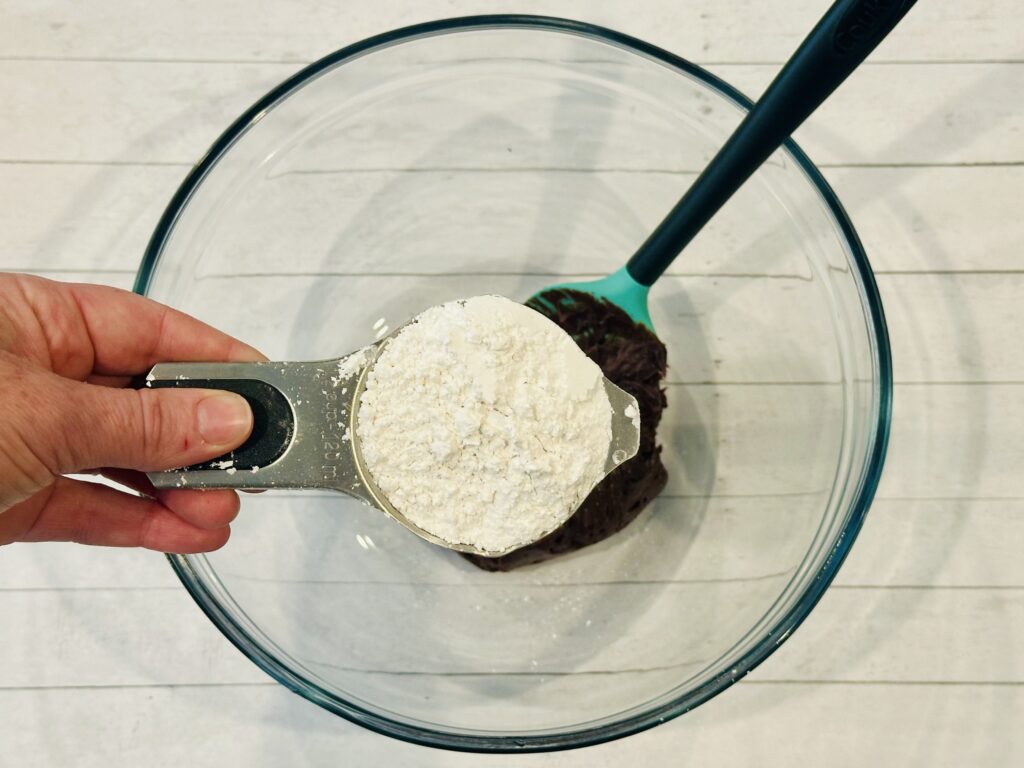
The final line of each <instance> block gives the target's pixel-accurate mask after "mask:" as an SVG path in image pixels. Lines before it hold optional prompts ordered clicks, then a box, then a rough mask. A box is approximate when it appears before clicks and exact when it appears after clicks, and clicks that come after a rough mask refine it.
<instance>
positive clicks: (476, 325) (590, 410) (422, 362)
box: [357, 296, 612, 552]
mask: <svg viewBox="0 0 1024 768" xmlns="http://www.w3.org/2000/svg"><path fill="white" fill-rule="evenodd" d="M357 434H358V437H359V440H360V445H361V450H362V454H363V459H364V461H365V463H366V466H367V468H368V469H369V471H370V474H371V475H372V476H373V478H374V480H375V481H376V483H377V485H378V486H379V487H380V489H381V490H382V491H383V492H384V494H385V495H386V496H387V497H388V499H389V501H390V502H391V503H392V505H394V507H395V508H396V509H397V510H398V511H399V512H401V513H402V514H404V515H405V516H406V517H407V518H408V519H409V520H410V521H411V522H413V523H414V524H416V525H417V526H419V527H420V528H422V529H424V530H426V531H429V532H430V533H433V534H434V535H436V536H439V537H440V538H442V539H444V540H445V541H448V542H450V543H454V544H469V545H472V546H474V547H476V548H479V549H482V550H485V551H488V552H503V551H507V550H509V549H512V548H516V547H519V546H522V545H524V544H527V543H529V542H531V541H535V540H536V539H538V538H540V537H541V536H543V535H544V534H546V533H548V532H550V531H552V530H554V529H555V528H557V527H558V526H559V525H561V524H562V523H563V522H564V521H565V520H566V519H567V518H568V517H569V516H570V515H571V514H572V513H573V512H574V511H575V509H576V508H577V507H578V506H579V504H580V502H582V501H583V499H584V498H586V496H587V494H589V493H590V491H591V490H592V489H593V487H594V485H596V484H597V482H598V481H599V480H600V479H601V478H602V477H603V474H604V471H603V470H604V463H605V458H606V456H607V453H608V447H609V444H610V442H611V437H612V435H611V405H610V403H609V400H608V395H607V393H606V391H605V389H604V382H603V377H602V375H601V371H600V369H599V368H598V367H597V365H596V364H595V363H593V362H592V361H591V360H590V359H589V358H587V357H586V355H584V354H583V352H582V351H581V350H580V349H579V347H577V346H576V344H575V343H574V342H573V341H572V339H571V338H570V337H569V336H568V335H566V333H565V332H564V331H562V330H561V329H560V328H559V327H558V326H557V325H555V324H554V323H552V322H551V321H550V320H548V319H547V318H545V317H543V316H542V315H540V314H539V313H537V312H534V311H533V310H532V309H529V308H528V307H525V306H523V305H521V304H518V303H516V302H513V301H510V300H508V299H504V298H502V297H500V296H479V297H476V298H472V299H468V300H466V301H459V302H451V303H449V304H444V305H441V306H438V307H433V308H431V309H428V310H427V311H426V312H424V313H423V314H421V315H419V316H418V317H417V318H416V319H415V320H414V321H413V322H412V323H411V324H410V325H408V326H406V327H405V328H403V329H402V330H401V331H399V333H398V334H396V335H395V336H394V337H393V338H392V339H391V340H390V341H389V342H388V343H387V345H386V347H385V348H384V350H383V352H382V353H381V355H380V357H379V358H378V359H377V361H376V362H375V363H374V365H373V367H372V369H371V370H370V372H369V373H368V375H367V379H366V389H365V391H364V392H363V393H362V397H361V401H360V404H359V412H358V419H357Z"/></svg>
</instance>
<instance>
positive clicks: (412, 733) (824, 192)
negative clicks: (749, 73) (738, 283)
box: [133, 14, 892, 753]
mask: <svg viewBox="0 0 1024 768" xmlns="http://www.w3.org/2000/svg"><path fill="white" fill-rule="evenodd" d="M487 29H518V30H540V31H554V32H561V33H566V34H571V35H576V36H580V37H585V38H590V39H593V40H597V41H598V42H604V43H610V44H612V45H614V46H616V47H618V48H620V49H623V50H625V51H627V52H630V53H633V54H638V55H641V56H643V57H645V58H649V59H653V60H655V61H657V62H660V63H662V64H664V65H667V66H668V67H669V68H671V69H675V70H677V71H678V72H680V73H682V74H685V75H688V76H690V77H693V78H696V79H697V80H699V81H700V82H701V83H702V84H703V85H704V86H706V87H708V88H710V89H712V90H714V91H717V92H718V93H719V94H720V95H721V96H723V97H725V98H726V99H728V100H730V101H732V102H733V103H735V104H736V105H737V106H739V107H741V108H742V109H744V110H749V109H750V108H751V106H752V105H753V102H752V101H751V100H750V99H749V98H747V97H746V96H744V95H743V94H742V93H741V92H740V91H738V90H737V89H736V88H734V87H733V86H731V85H729V84H728V83H727V82H725V81H724V80H722V79H720V78H718V77H717V76H715V75H713V74H711V73H710V72H708V71H707V70H705V69H704V68H702V67H700V66H698V65H696V64H693V63H692V62H690V61H688V60H686V59H683V58H681V57H680V56H677V55H675V54H673V53H670V52H668V51H666V50H664V49H662V48H659V47H657V46H655V45H652V44H650V43H647V42H644V41H642V40H639V39H637V38H635V37H632V36H630V35H626V34H623V33H621V32H616V31H614V30H611V29H608V28H605V27H601V26H598V25H595V24H590V23H588V22H582V21H574V20H570V19H564V18H558V17H552V16H535V15H526V14H492V15H474V16H461V17H455V18H448V19H442V20H438V21H431V22H426V23H421V24H415V25H412V26H407V27H402V28H400V29H396V30H392V31H390V32H385V33H383V34H379V35H375V36H373V37H369V38H366V39H364V40H362V41H360V42H357V43H354V44H352V45H348V46H346V47H344V48H341V49H339V50H337V51H335V52H333V53H330V54H328V55H326V56H324V57H323V58H321V59H319V60H317V61H315V62H313V63H312V64H309V65H307V66H305V67H303V68H302V69H301V70H299V71H298V72H297V73H295V74H294V75H292V76H291V77H289V78H287V79H286V80H284V81H283V82H282V83H280V84H279V85H277V86H276V87H274V88H273V89H271V90H270V91H269V92H268V93H267V94H266V95H264V96H263V97H262V98H260V99H259V100H258V101H256V103H255V104H253V105H252V106H251V107H249V109H247V110H246V111H245V112H243V113H242V114H241V115H240V116H239V117H238V118H237V119H236V120H235V121H234V122H232V123H231V125H230V126H228V128H227V129H226V130H225V131H224V132H223V133H222V134H221V135H220V136H219V137H218V138H217V140H216V141H215V142H214V143H213V144H212V145H211V146H210V148H209V149H208V150H207V151H206V153H205V154H204V155H203V156H202V157H201V158H200V159H199V161H198V162H197V163H196V164H195V166H194V167H193V168H192V169H191V170H190V172H189V173H188V175H187V176H186V177H185V179H184V180H183V181H182V183H181V185H180V186H179V187H178V189H177V191H176V192H175V193H174V195H173V197H172V198H171V200H170V202H169V203H168V205H167V207H166V209H165V210H164V212H163V214H162V215H161V217H160V220H159V221H158V223H157V226H156V228H155V229H154V231H153V235H152V236H151V238H150V240H149V243H148V245H147V247H146V251H145V253H144V255H143V258H142V261H141V263H140V266H139V270H138V273H137V274H136V279H135V283H134V286H133V290H134V291H135V292H136V293H139V294H142V295H145V294H146V292H147V290H148V289H149V287H150V283H151V280H152V276H153V273H154V270H155V268H156V265H157V263H158V262H159V260H160V255H161V252H162V251H163V247H164V244H165V243H166V241H167V238H168V236H169V234H170V233H171V231H172V230H173V228H174V224H175V221H176V220H177V218H178V216H179V215H180V214H181V212H182V210H183V209H184V207H185V205H186V204H187V203H188V200H189V199H190V197H191V196H192V194H193V193H194V191H195V190H196V188H197V187H198V186H199V185H200V184H201V183H202V180H203V178H204V177H205V175H206V173H207V172H208V171H209V170H210V169H211V168H212V167H213V166H214V165H215V164H216V163H217V161H218V160H219V159H220V157H221V156H222V155H223V154H224V153H225V152H227V151H228V150H229V149H230V147H231V145H232V144H233V143H234V142H235V141H236V140H237V139H238V137H239V136H240V135H241V134H242V133H244V132H245V130H246V129H247V128H248V127H249V126H250V125H252V124H253V123H254V122H256V121H257V120H259V119H260V118H261V117H262V113H263V112H264V111H265V110H267V109H269V108H271V107H272V106H273V105H274V104H276V103H277V102H278V101H280V100H281V99H283V98H285V97H287V96H288V95H289V94H290V93H291V92H292V91H294V90H296V89H297V88H299V87H301V86H302V85H303V84H305V83H306V82H307V81H309V80H310V79H312V78H314V77H316V76H317V75H319V74H320V73H321V72H323V71H325V70H327V69H328V68H331V67H334V66H336V65H338V64H341V63H344V62H345V61H348V60H350V59H353V58H355V57H357V56H361V55H363V54H365V53H367V52H369V51H372V50H376V49H382V48H386V47H391V46H393V45H396V44H400V43H403V42H408V41H411V40H415V39H420V38H425V37H432V36H438V35H442V34H447V33H451V32H465V31H480V30H487ZM783 146H784V147H785V149H786V150H787V151H788V152H789V153H790V155H791V156H792V157H793V158H794V159H795V160H796V162H797V163H798V164H799V166H800V168H801V169H802V170H803V172H804V173H805V174H806V176H807V178H808V180H809V181H810V182H811V184H812V185H813V186H814V187H815V188H816V189H817V191H818V193H819V194H820V195H821V197H822V200H823V201H824V203H825V205H826V206H827V208H828V209H829V210H830V212H831V214H832V216H833V217H834V220H835V222H836V224H837V226H838V228H839V230H840V232H841V233H842V235H843V237H844V239H845V240H846V244H847V246H848V247H849V249H850V253H851V256H852V264H853V266H854V268H855V269H854V276H855V277H856V278H857V279H858V285H859V287H860V289H861V302H862V305H863V308H864V312H865V315H866V318H867V320H868V321H869V322H868V327H869V330H870V331H871V332H872V333H873V339H872V341H873V342H874V343H873V345H872V347H873V349H872V351H873V353H874V360H873V363H874V372H875V382H876V384H877V416H876V420H875V424H874V425H873V427H874V428H873V430H872V433H871V437H872V438H873V443H872V445H871V450H870V453H869V454H868V458H867V462H866V464H865V468H864V471H863V472H862V476H861V480H860V487H859V488H858V490H857V493H856V495H855V496H854V499H853V501H852V503H851V505H850V507H849V513H848V517H847V520H846V522H845V524H844V526H843V528H842V529H841V530H840V531H839V532H838V534H837V535H836V537H835V538H834V541H833V543H832V545H831V549H830V551H829V552H828V554H827V556H826V557H825V559H824V561H823V565H822V566H821V568H820V569H819V571H818V573H817V574H816V576H815V577H814V579H813V580H812V581H811V582H810V583H809V584H808V585H807V586H806V588H805V589H804V592H803V594H801V595H800V596H799V597H798V598H797V599H796V600H795V602H794V603H793V605H792V606H791V607H790V608H789V610H787V611H786V613H785V614H784V615H783V616H782V617H781V618H779V619H778V620H777V624H776V625H775V626H774V627H773V628H772V636H765V637H764V638H762V639H761V641H759V642H758V643H757V644H756V645H755V646H754V647H753V648H752V649H750V650H749V651H748V652H747V653H746V654H745V655H744V656H743V657H742V658H741V659H740V660H739V661H738V662H737V663H736V664H734V665H733V667H732V668H731V669H730V671H729V672H728V673H726V674H722V675H719V676H717V677H715V678H713V679H711V680H709V681H707V682H706V683H705V684H704V685H702V686H700V687H698V688H695V689H693V690H690V691H687V692H686V693H683V694H681V695H679V696H677V697H675V698H674V699H672V700H670V701H668V702H665V703H663V704H661V705H659V706H657V707H653V708H651V709H648V710H645V711H643V712H641V713H638V714H634V715H632V716H630V717H626V718H623V719H621V720H617V721H615V722H613V723H606V724H604V725H600V726H592V727H582V728H579V729H577V730H573V731H568V732H564V733H537V732H532V733H526V734H523V735H521V736H520V735H511V734H501V735H484V734H477V733H473V732H462V731H453V730H442V729H435V728H427V727H422V726H417V725H411V724H409V723H404V722H401V721H398V720H393V719H391V718H389V717H387V716H385V715H382V714H379V713H376V712H373V711H371V710H369V709H367V708H365V707H363V706H360V705H358V704H355V703H352V702H349V701H346V700H344V699H342V698H340V697H338V696H336V695H335V694H333V693H330V692H329V691H327V690H325V689H324V688H322V687H321V686H319V685H317V684H316V683H314V682H312V681H310V680H306V679H305V678H304V677H302V676H301V675H299V674H297V673H295V672H294V671H292V670H291V669H289V668H288V667H286V666H285V665H283V664H282V663H281V662H279V661H278V660H277V658H275V657H274V656H273V655H272V654H271V653H269V652H268V651H267V650H266V649H265V648H263V647H262V646H261V645H260V644H259V643H258V642H257V641H256V640H255V639H254V638H253V637H252V636H251V635H250V634H249V632H248V630H247V629H246V628H245V627H244V626H243V625H242V624H241V623H239V622H238V620H237V619H236V618H235V617H234V616H232V615H229V614H228V613H227V612H226V611H225V610H224V608H223V606H222V605H221V604H220V603H219V602H218V601H217V599H216V598H215V597H214V596H213V594H212V593H211V592H210V590H209V589H208V588H207V587H206V585H205V584H204V583H203V581H202V579H201V578H200V577H199V574H198V572H197V571H196V569H195V568H194V567H193V565H192V563H191V562H190V561H189V559H188V556H184V555H167V558H168V560H169V561H170V564H171V566H172V567H173V568H174V571H175V572H176V573H177V575H178V577H179V578H180V580H181V582H182V584H183V585H184V586H185V588H186V590H187V591H188V592H189V594H190V595H191V596H192V598H193V599H194V600H195V601H196V603H197V604H198V605H199V607H200V608H201V609H202V610H203V612H204V613H205V614H206V615H207V617H208V618H209V619H210V621H212V622H213V624H214V625H215V626H216V627H217V628H218V629H219V630H220V631H221V632H222V633H223V634H224V635H225V636H226V637H227V638H228V639H229V640H230V641H231V642H232V643H234V645H235V646H236V647H237V648H238V649H239V650H240V651H241V652H242V653H243V654H244V655H245V656H247V657H248V658H249V659H250V660H251V661H252V662H253V663H255V664H256V665H257V666H258V667H259V668H260V669H262V670H263V671H264V672H266V673H267V674H268V675H270V676H271V677H272V678H273V679H274V680H276V681H277V682H279V683H280V684H282V685H283V686H285V687H286V688H288V689H290V690H292V691H294V692H295V693H298V694H299V695H301V696H303V697H304V698H306V699H309V700H310V701H312V702H314V703H315V704H318V705H320V706H321V707H324V708H325V709H327V710H329V711H331V712H333V713H335V714H337V715H340V716H341V717H344V718H345V719H347V720H349V721H351V722H353V723H356V724H357V725H361V726H363V727H365V728H368V729H370V730H372V731H375V732H377V733H380V734H383V735H386V736H391V737H394V738H397V739H401V740H403V741H407V742H410V743H413V744H418V745H421V746H428V747H439V748H444V749H450V750H456V751H464V752H489V753H526V752H546V751H556V750H563V749H573V748H577V747H585V746H592V745H595V744H601V743H604V742H607V741H611V740H614V739H618V738H621V737H623V736H628V735H631V734H634V733H638V732H640V731H643V730H646V729H648V728H651V727H653V726H655V725H658V724H660V723H663V722H666V721H668V720H671V719H673V718H675V717H678V716H679V715H681V714H683V713H685V712H688V711H690V710H691V709H693V708H695V707H696V706H698V705H700V704H703V703H704V702H706V701H708V700H709V699H711V698H712V697H714V696H716V695H718V694H719V693H721V692H722V691H724V690H726V689H727V688H729V687H730V686H731V685H732V684H733V683H735V682H736V681H738V680H740V679H741V678H743V677H744V676H745V675H747V674H748V673H749V672H751V671H752V670H753V669H754V668H755V667H757V666H758V665H759V664H760V663H761V662H763V661H764V660H765V659H766V658H768V657H769V656H770V655H771V654H772V653H773V652H774V651H775V649H776V648H778V647H779V646H780V645H781V644H782V642H784V640H785V639H788V637H789V636H790V635H791V634H792V633H793V631H794V630H795V629H796V628H797V627H798V626H799V625H800V624H801V623H802V622H803V620H804V619H805V618H806V617H807V616H808V614H809V613H810V612H811V610H812V609H813V608H814V606H815V605H816V604H817V603H818V601H819V600H820V599H821V596H822V595H823V594H824V592H825V590H826V588H827V587H828V586H829V584H831V582H832V580H833V578H834V577H835V575H836V573H837V571H838V569H839V566H840V565H841V564H842V563H843V561H844V560H845V558H846V556H847V554H848V552H849V550H850V547H851V546H852V544H853V542H854V540H855V539H856V537H857V534H858V532H859V531H860V528H861V526H862V524H863V522H864V518H865V515H866V514H867V510H868V508H869V506H870V505H871V502H872V499H873V498H874V495H875V491H876V489H877V487H878V483H879V480H880V477H881V473H882V466H883V464H884V461H885V454H886V448H887V445H888V441H889V432H890V424H891V414H892V357H891V350H890V345H889V336H888V331H887V327H886V322H885V314H884V311H883V309H882V303H881V298H880V296H879V293H878V287H877V284H876V282H875V279H874V275H873V273H872V270H871V267H870V264H869V263H868V259H867V254H866V253H865V251H864V248H863V246H862V245H861V242H860V239H859V237H858V236H857V233H856V231H855V230H854V227H853V224H852V223H851V221H850V218H849V216H848V215H847V213H846V211H845V210H844V208H843V206H842V204H841V203H840V202H839V199H838V197H837V196H836V194H835V192H833V190H832V188H831V187H830V186H829V184H828V182H826V181H825V179H824V177H823V176H822V174H821V172H820V171H819V170H818V169H817V167H816V166H815V165H814V164H813V163H812V162H811V160H810V159H809V158H808V157H807V155H806V154H805V153H804V152H803V151H802V150H801V149H800V148H799V147H798V146H797V144H796V143H795V142H794V141H793V139H792V138H789V139H787V140H786V141H785V142H784V144H783ZM777 638H783V640H778V639H777Z"/></svg>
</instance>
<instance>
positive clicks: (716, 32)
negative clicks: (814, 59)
mask: <svg viewBox="0 0 1024 768" xmlns="http://www.w3.org/2000/svg"><path fill="white" fill-rule="evenodd" d="M5 5H6V6H10V8H9V9H8V13H9V14H10V15H11V16H12V20H13V23H14V24H15V25H16V28H17V30H18V34H16V35H15V34H12V35H10V36H9V38H8V39H5V41H4V42H5V44H6V45H5V49H4V51H3V55H4V57H5V58H29V59H37V58H55V59H66V58H126V59H171V60H181V59H193V60H195V59H198V60H202V61H211V60H212V61H225V60H226V61H251V60H255V61H277V60H283V61H289V62H292V61H295V62H305V61H311V60H312V59H314V58H316V57H317V56H320V55H323V54H325V53H328V52H330V51H332V50H334V49H336V48H339V47H341V46H343V45H346V44H348V43H352V42H355V41H357V40H361V39H363V38H364V37H368V36H370V35H373V34H378V33H380V32H384V31H387V30H390V29H395V28H397V27H402V26H405V25H408V24H415V23H417V22H421V21H432V20H434V19H438V18H445V17H450V16H464V15H470V14H478V13H534V14H542V15H550V16H563V17H567V18H573V19H584V20H587V21H590V22H592V23H595V24H605V25H608V26H611V27H613V28H614V29H617V30H620V31H622V32H626V33H629V34H633V35H636V36H638V37H641V38H643V39H645V40H648V41H649V42H652V43H655V44H657V45H661V46H663V47H665V48H668V49H669V50H671V51H674V52H676V53H678V54H680V55H682V56H685V57H687V58H691V59H695V60H698V61H736V62H750V61H768V62H775V63H781V62H783V61H785V60H786V57H787V56H789V54H790V53H791V52H792V51H793V49H794V48H795V47H796V45H797V44H798V43H799V42H800V40H801V38H802V37H803V34H804V32H805V31H806V30H807V29H809V28H810V26H811V25H812V24H813V23H814V21H815V20H816V19H817V18H818V17H819V16H820V15H821V12H822V11H821V9H822V5H821V3H816V2H814V0H788V1H787V2H786V3H785V5H782V6H768V5H766V4H764V3H760V2H757V0H718V1H717V2H703V3H692V4H688V5H685V6H683V7H682V8H680V6H679V4H678V3H676V2H672V0H646V1H645V2H644V4H643V6H642V12H638V13H624V12H623V9H622V6H621V4H619V3H618V2H617V1H616V0H448V1H447V2H444V3H409V2H408V1H407V0H382V1H379V2H374V3H346V4H345V5H344V6H341V5H331V4H323V3H319V2H316V0H301V1H300V2H293V3H287V4H274V5H272V6H269V7H268V8H266V9H265V10H264V12H262V13H259V14H253V13H251V12H250V7H249V6H248V4H246V3H245V2H244V1H243V0H228V1H227V2H221V3H218V5H217V6H215V8H214V9H213V10H211V7H210V5H209V3H205V2H202V1H201V0H187V1H186V2H180V3H176V9H175V13H174V14H163V15H162V16H161V18H160V23H159V24H156V23H154V19H153V17H152V14H151V13H148V12H147V11H146V10H145V9H144V8H143V7H140V6H139V5H138V4H136V3H133V2H132V1H131V0H117V2H106V3H103V4H102V6H101V7H99V8H95V9H86V8H84V7H82V6H79V5H78V4H75V3H64V2H60V3H35V2H32V0H20V2H7V3H5ZM780 8H781V9H783V10H780ZM782 13H784V14H785V19H786V21H787V23H786V24H780V23H779V22H780V15H781V14H782ZM1022 20H1024V16H1022V15H1021V9H1020V5H1019V4H1018V3H1016V2H1014V0H987V1H986V2H973V3H922V4H921V7H920V8H917V9H915V10H914V13H913V14H912V15H910V16H908V18H907V20H906V21H905V22H904V23H903V25H902V26H901V28H900V36H899V39H898V40H891V41H886V42H884V43H883V44H882V45H881V46H880V47H879V50H878V51H877V53H876V54H875V57H876V58H878V59H881V60H885V61H951V60H952V61H962V60H978V59H1019V58H1021V53H1022V49H1021V40H1020V36H1019V35H1017V34H1015V33H1016V32H1017V31H1019V29H1020V24H1021V22H1022Z"/></svg>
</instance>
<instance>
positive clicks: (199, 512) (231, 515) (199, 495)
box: [100, 468, 241, 528]
mask: <svg viewBox="0 0 1024 768" xmlns="http://www.w3.org/2000/svg"><path fill="white" fill-rule="evenodd" d="M100 474H101V475H103V477H106V478H108V479H110V480H113V481H114V482H115V483H120V484H121V485H124V486H126V487H128V488H131V489H132V490H134V491H138V492H139V493H142V494H145V495H146V496H149V497H151V498H154V499H156V500H157V501H159V502H160V503H161V504H163V505H164V506H165V507H167V508H168V509H169V510H171V511H172V512H174V514H176V515H177V516H178V517H180V518H181V519H182V520H185V521H187V522H189V523H192V525H194V526H196V527H197V528H222V527H224V526H225V525H229V524H230V523H231V522H232V521H233V520H234V519H235V518H236V517H238V510H239V507H240V506H241V501H240V499H239V498H238V494H237V493H235V492H234V491H232V490H231V489H229V488H220V489H213V490H184V489H177V488H174V489H170V490H157V489H155V488H154V487H153V484H152V483H151V482H150V481H149V478H148V477H146V476H145V475H144V474H143V473H142V472H134V471H132V470H130V469H110V468H104V469H103V470H101V471H100Z"/></svg>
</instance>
